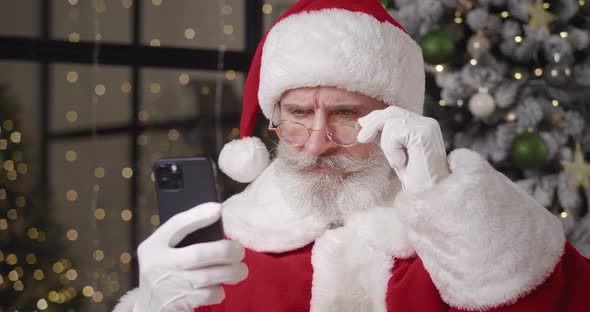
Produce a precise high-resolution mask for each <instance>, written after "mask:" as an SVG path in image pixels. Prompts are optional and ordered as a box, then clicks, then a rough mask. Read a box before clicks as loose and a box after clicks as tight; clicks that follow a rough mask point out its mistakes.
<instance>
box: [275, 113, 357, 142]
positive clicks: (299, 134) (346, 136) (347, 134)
mask: <svg viewBox="0 0 590 312" xmlns="http://www.w3.org/2000/svg"><path fill="white" fill-rule="evenodd" d="M274 111H275V109H274V107H273V111H272V116H271V119H270V123H269V125H268V130H270V131H274V132H275V133H276V134H277V136H278V137H279V139H280V140H281V141H283V142H285V143H287V144H289V145H291V146H303V145H305V143H306V142H307V140H309V137H310V136H311V133H312V132H313V131H320V132H323V133H324V134H325V135H326V136H327V137H328V139H329V140H330V141H332V142H333V143H334V144H336V145H338V146H340V147H350V146H353V145H355V144H357V143H358V141H357V136H358V134H359V131H360V130H361V127H360V125H359V124H358V122H355V124H354V125H350V124H345V123H333V124H330V125H328V127H327V128H326V129H324V130H320V129H311V128H308V127H307V126H306V125H304V124H302V123H299V122H296V121H290V120H280V121H279V123H278V124H277V125H274V124H273V120H274Z"/></svg>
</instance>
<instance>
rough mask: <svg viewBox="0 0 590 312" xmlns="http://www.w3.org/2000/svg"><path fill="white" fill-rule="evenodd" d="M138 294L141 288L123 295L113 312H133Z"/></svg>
mask: <svg viewBox="0 0 590 312" xmlns="http://www.w3.org/2000/svg"><path fill="white" fill-rule="evenodd" d="M138 292H139V288H135V289H132V290H130V291H128V292H127V293H126V294H125V295H123V297H121V298H120V299H119V303H117V305H116V306H115V308H114V309H113V312H133V306H135V301H137V297H138V295H137V293H138Z"/></svg>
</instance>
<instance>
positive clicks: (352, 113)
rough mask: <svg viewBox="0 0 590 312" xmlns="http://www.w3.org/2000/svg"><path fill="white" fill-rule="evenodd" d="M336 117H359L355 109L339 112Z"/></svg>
mask: <svg viewBox="0 0 590 312" xmlns="http://www.w3.org/2000/svg"><path fill="white" fill-rule="evenodd" d="M334 115H336V116H338V117H344V118H352V117H356V116H357V112H356V111H355V110H353V109H342V110H339V111H337V112H336V113H335V114H334Z"/></svg>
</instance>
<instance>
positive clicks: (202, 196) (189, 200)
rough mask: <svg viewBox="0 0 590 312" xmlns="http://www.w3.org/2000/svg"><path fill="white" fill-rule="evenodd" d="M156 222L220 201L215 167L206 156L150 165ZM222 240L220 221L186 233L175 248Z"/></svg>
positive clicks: (163, 160) (166, 160)
mask: <svg viewBox="0 0 590 312" xmlns="http://www.w3.org/2000/svg"><path fill="white" fill-rule="evenodd" d="M153 170H154V178H155V185H156V193H157V197H158V210H159V213H160V222H161V223H162V224H163V223H164V222H166V221H168V219H170V218H171V217H172V216H174V215H175V214H177V213H179V212H182V211H186V210H188V209H191V208H193V207H195V206H197V205H199V204H202V203H206V202H220V195H219V190H218V184H217V167H216V165H215V162H214V161H213V160H211V159H210V158H208V157H186V158H162V159H160V160H158V161H156V163H155V164H154V167H153ZM221 239H223V227H222V224H221V219H220V220H218V221H217V222H215V223H213V224H211V225H209V226H207V227H204V228H202V229H199V230H197V231H195V232H193V233H190V234H188V235H187V236H186V237H185V238H184V239H183V240H182V241H181V242H180V243H178V245H176V247H184V246H189V245H192V244H197V243H203V242H211V241H216V240H221Z"/></svg>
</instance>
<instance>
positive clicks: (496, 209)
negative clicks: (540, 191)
mask: <svg viewBox="0 0 590 312" xmlns="http://www.w3.org/2000/svg"><path fill="white" fill-rule="evenodd" d="M449 165H450V169H451V172H452V173H451V175H450V176H448V177H447V178H445V179H444V180H442V181H441V182H440V183H439V184H437V185H435V186H434V187H433V188H431V189H429V190H427V191H424V192H421V193H418V194H409V193H401V194H400V195H398V196H397V199H396V205H399V207H400V208H401V207H405V209H403V210H402V209H398V211H400V212H401V213H402V215H401V217H402V220H403V222H404V223H405V224H406V225H407V226H408V231H409V233H408V237H409V239H410V242H411V243H412V245H413V247H414V248H415V249H416V252H417V253H418V255H419V256H420V259H422V262H423V263H424V267H425V268H426V270H427V271H428V273H429V274H430V277H431V278H432V281H433V282H434V284H435V285H436V287H437V289H438V290H439V292H440V294H441V297H442V298H443V300H444V301H445V302H447V303H448V304H450V305H451V306H453V307H458V308H461V309H466V310H483V309H488V308H493V307H497V306H500V305H503V304H509V303H512V302H514V301H516V300H518V299H519V298H521V297H522V296H524V295H526V294H528V293H529V292H531V291H532V290H533V289H535V287H537V286H538V285H540V284H541V283H542V282H543V281H545V279H547V277H548V276H549V275H550V274H551V273H552V272H553V270H554V268H555V265H556V264H557V263H558V261H559V259H560V257H561V255H562V253H563V250H564V249H563V248H564V244H565V237H564V233H563V230H562V227H561V224H560V222H559V220H558V219H557V218H556V217H555V216H553V215H552V214H551V213H550V212H549V211H548V210H547V209H545V208H544V207H542V206H541V205H539V204H538V203H537V202H535V200H534V199H533V198H531V197H530V196H529V195H528V194H527V193H526V192H525V191H523V190H522V189H520V187H518V186H517V185H516V184H514V183H513V182H512V181H510V180H509V179H508V178H507V177H506V176H504V175H502V174H501V173H499V172H497V171H496V170H494V169H493V168H492V167H491V166H490V165H489V164H488V163H487V162H486V161H485V160H483V159H482V158H481V157H480V156H479V155H478V154H477V153H475V152H472V151H469V150H465V149H461V150H456V151H454V152H453V153H451V154H450V155H449Z"/></svg>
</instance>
